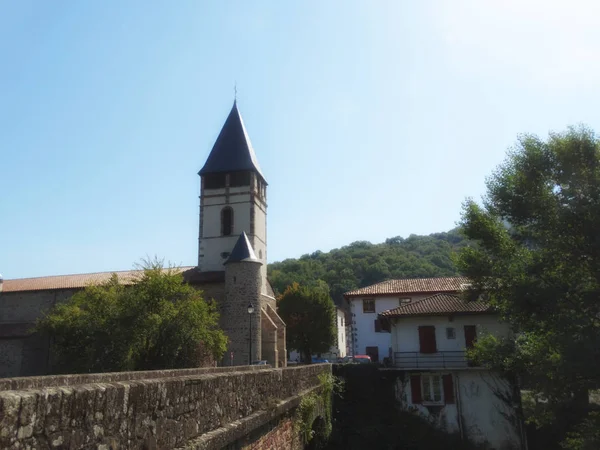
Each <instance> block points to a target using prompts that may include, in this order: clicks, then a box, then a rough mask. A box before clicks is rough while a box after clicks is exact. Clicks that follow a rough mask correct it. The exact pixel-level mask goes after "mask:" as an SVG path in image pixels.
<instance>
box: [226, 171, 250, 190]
mask: <svg viewBox="0 0 600 450" xmlns="http://www.w3.org/2000/svg"><path fill="white" fill-rule="evenodd" d="M229 186H230V187H239V186H250V172H233V173H230V174H229Z"/></svg>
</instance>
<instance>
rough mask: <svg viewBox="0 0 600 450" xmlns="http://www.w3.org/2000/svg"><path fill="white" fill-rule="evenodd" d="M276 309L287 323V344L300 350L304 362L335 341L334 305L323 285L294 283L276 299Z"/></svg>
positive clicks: (326, 349)
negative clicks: (277, 301)
mask: <svg viewBox="0 0 600 450" xmlns="http://www.w3.org/2000/svg"><path fill="white" fill-rule="evenodd" d="M278 312H279V315H280V316H281V318H282V319H283V320H284V322H285V323H286V326H287V328H286V336H287V346H288V348H289V349H294V350H297V351H298V352H300V354H301V355H302V359H303V360H304V361H305V362H311V356H312V355H313V354H319V353H325V352H327V351H329V348H330V347H331V346H332V345H333V344H334V343H335V340H336V327H335V317H336V313H335V305H334V304H333V301H332V300H331V297H329V292H328V289H327V286H326V285H320V286H315V287H309V286H300V285H299V284H298V283H293V284H292V285H291V286H289V287H288V288H287V289H286V290H285V292H284V293H283V295H282V296H281V298H280V299H279V304H278Z"/></svg>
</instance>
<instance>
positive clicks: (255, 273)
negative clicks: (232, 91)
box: [0, 102, 287, 377]
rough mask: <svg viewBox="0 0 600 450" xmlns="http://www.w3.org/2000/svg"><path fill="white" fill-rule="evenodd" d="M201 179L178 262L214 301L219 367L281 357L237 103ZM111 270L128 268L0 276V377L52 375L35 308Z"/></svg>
mask: <svg viewBox="0 0 600 450" xmlns="http://www.w3.org/2000/svg"><path fill="white" fill-rule="evenodd" d="M198 175H199V176H200V230H199V234H198V265H197V266H191V267H182V268H181V270H182V274H183V277H184V280H185V281H186V282H187V283H189V284H191V285H193V286H195V287H197V288H198V289H200V290H202V291H203V293H204V296H205V298H206V299H213V300H214V301H216V302H217V303H218V305H219V312H220V315H221V328H222V329H223V331H224V332H225V333H226V334H227V337H228V340H229V343H228V349H227V351H226V352H225V355H224V356H223V360H222V361H220V364H221V365H244V364H248V363H249V362H253V361H259V360H263V361H267V363H268V364H271V365H272V366H273V367H284V366H285V365H286V361H287V352H286V346H285V323H284V322H283V320H282V319H281V318H280V317H279V315H278V314H277V311H276V301H275V296H274V293H273V289H272V288H271V285H270V284H269V281H268V280H267V181H266V179H265V176H264V174H263V172H262V170H261V168H260V165H259V164H258V159H257V157H256V154H255V152H254V149H253V147H252V144H251V142H250V138H249V137H248V133H247V132H246V128H245V126H244V122H243V120H242V116H241V114H240V112H239V109H238V106H237V102H234V104H233V107H232V109H231V111H230V113H229V116H228V117H227V119H226V121H225V124H224V125H223V128H222V129H221V132H220V133H219V135H218V137H217V140H216V142H215V144H214V146H213V148H212V150H211V152H210V154H209V156H208V158H207V160H206V162H205V164H204V166H203V167H202V168H201V169H200V171H199V172H198ZM112 273H116V274H117V276H118V277H119V280H120V281H121V282H122V283H123V284H127V283H131V282H132V279H133V276H134V275H135V271H121V272H101V273H90V274H80V275H61V276H50V277H38V278H22V279H13V280H4V282H3V283H2V282H1V281H0V377H18V376H32V375H45V374H48V373H52V372H53V367H54V366H53V361H52V351H51V346H52V343H51V342H50V341H51V339H50V341H49V340H48V339H47V338H46V337H44V336H40V335H38V334H36V333H32V331H31V328H32V326H33V325H34V324H35V321H36V319H37V318H38V317H40V316H41V314H42V313H44V312H46V311H48V310H49V309H50V308H52V307H53V306H54V305H55V304H57V303H59V302H62V301H65V300H66V299H68V298H69V297H71V296H72V295H73V294H74V293H75V292H77V291H78V290H81V289H83V288H85V286H87V285H89V284H90V283H101V282H103V281H106V280H108V279H109V278H110V276H111V275H112Z"/></svg>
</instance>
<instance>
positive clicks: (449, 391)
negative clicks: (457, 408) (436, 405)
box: [442, 374, 454, 404]
mask: <svg viewBox="0 0 600 450" xmlns="http://www.w3.org/2000/svg"><path fill="white" fill-rule="evenodd" d="M442 384H443V385H444V399H445V400H446V404H449V403H454V383H453V382H452V375H450V374H448V375H443V376H442Z"/></svg>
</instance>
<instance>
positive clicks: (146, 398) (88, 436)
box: [0, 364, 331, 450]
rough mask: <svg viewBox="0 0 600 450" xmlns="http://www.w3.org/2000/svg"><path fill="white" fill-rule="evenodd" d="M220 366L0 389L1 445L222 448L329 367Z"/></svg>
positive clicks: (290, 401)
mask: <svg viewBox="0 0 600 450" xmlns="http://www.w3.org/2000/svg"><path fill="white" fill-rule="evenodd" d="M236 369H239V368H236ZM248 369H249V370H248ZM191 370H202V371H206V370H207V369H191ZM218 370H219V371H215V372H213V373H206V372H204V373H201V372H198V373H193V374H189V372H188V373H187V374H186V375H181V374H180V373H177V374H176V376H170V375H173V374H169V373H168V372H170V371H162V372H160V373H157V375H159V377H158V378H148V377H146V378H145V379H137V380H135V379H130V380H127V381H116V382H109V381H106V382H103V381H104V379H103V378H102V376H106V375H107V374H104V375H90V376H91V377H93V376H97V377H100V378H98V379H99V380H101V381H96V382H93V383H90V384H77V385H71V386H55V385H53V383H56V382H60V381H59V379H60V377H44V378H47V380H38V385H39V386H46V387H41V388H37V389H23V390H11V391H1V392H0V448H32V449H34V448H35V449H49V448H90V449H92V448H95V449H98V450H101V449H104V450H108V449H117V448H119V449H121V448H130V449H172V448H203V449H210V448H215V449H216V448H223V447H226V446H227V445H230V444H231V443H233V442H237V441H240V439H243V437H244V436H246V435H248V434H250V433H251V432H252V431H253V430H256V429H257V428H259V427H264V426H265V424H268V423H270V422H271V423H272V422H273V421H274V420H276V419H277V418H278V417H281V416H283V415H284V414H286V413H288V412H289V411H290V408H292V407H294V406H297V404H298V403H299V401H300V398H301V396H302V394H303V393H305V392H310V391H312V390H314V389H318V386H319V380H318V375H319V374H321V373H325V372H329V371H331V366H330V365H328V364H318V365H310V366H302V367H290V368H286V369H257V368H246V370H233V369H229V370H228V369H227V368H223V369H218ZM113 375H114V374H113ZM83 377H85V376H83ZM92 379H93V378H92ZM82 381H84V382H87V381H89V380H87V379H85V378H83V379H82ZM13 382H16V381H14V380H13ZM17 383H18V382H17ZM25 385H27V384H25ZM284 430H285V426H284V427H283V428H282V430H281V432H280V434H281V433H283V434H285V433H286V432H285V431H284ZM290 448H291V447H290Z"/></svg>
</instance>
